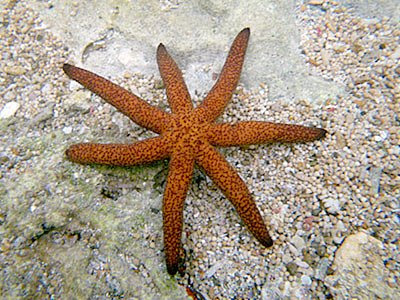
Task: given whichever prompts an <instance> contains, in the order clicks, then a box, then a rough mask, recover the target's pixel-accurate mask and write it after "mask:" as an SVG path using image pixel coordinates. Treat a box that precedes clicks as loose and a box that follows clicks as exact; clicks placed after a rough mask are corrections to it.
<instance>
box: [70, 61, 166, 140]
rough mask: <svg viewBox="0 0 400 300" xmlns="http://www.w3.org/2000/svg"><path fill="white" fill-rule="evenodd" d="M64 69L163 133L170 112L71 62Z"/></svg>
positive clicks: (132, 116)
mask: <svg viewBox="0 0 400 300" xmlns="http://www.w3.org/2000/svg"><path fill="white" fill-rule="evenodd" d="M63 70H64V72H65V73H66V74H67V75H68V77H70V78H71V79H73V80H75V81H77V82H79V83H80V84H82V85H83V86H84V87H86V88H87V89H89V90H90V91H92V92H93V93H95V94H97V95H99V96H100V97H101V98H103V99H104V100H106V101H107V102H108V103H110V104H111V105H112V106H114V107H116V108H117V109H118V110H119V111H120V112H122V113H123V114H124V115H126V116H128V117H129V118H130V119H131V120H132V121H133V122H135V123H136V124H138V125H140V126H142V127H145V128H147V129H150V130H151V131H153V132H156V133H161V132H162V131H163V128H164V126H165V124H166V123H167V122H168V120H169V119H170V116H169V114H168V113H166V112H164V111H162V110H160V109H158V108H157V107H154V106H151V105H150V104H148V103H146V102H145V101H143V100H142V99H140V98H139V97H137V96H136V95H134V94H132V93H130V92H128V91H127V90H125V89H124V88H122V87H120V86H118V85H116V84H114V83H112V82H111V81H109V80H107V79H105V78H103V77H101V76H99V75H96V74H94V73H92V72H89V71H87V70H84V69H81V68H78V67H75V66H72V65H69V64H64V66H63Z"/></svg>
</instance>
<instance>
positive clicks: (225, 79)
mask: <svg viewBox="0 0 400 300" xmlns="http://www.w3.org/2000/svg"><path fill="white" fill-rule="evenodd" d="M249 36H250V29H249V28H245V29H243V30H242V31H241V32H240V33H239V34H238V35H237V36H236V38H235V40H234V41H233V43H232V46H231V49H230V50H229V54H228V57H227V58H226V61H225V64H224V67H223V68H222V71H221V74H220V76H219V78H218V81H217V82H216V83H215V85H214V86H213V88H212V89H211V91H210V92H209V93H208V95H207V97H206V98H205V99H204V101H203V102H202V104H201V105H200V106H199V107H198V108H197V113H198V114H200V115H202V116H204V118H205V120H206V121H214V120H215V119H216V118H217V117H218V116H219V115H220V114H221V113H222V111H223V110H224V108H225V106H226V105H227V103H228V101H229V100H230V98H231V97H232V93H233V92H234V91H235V89H236V86H237V84H238V82H239V78H240V72H241V70H242V65H243V61H244V56H245V53H246V48H247V43H248V40H249Z"/></svg>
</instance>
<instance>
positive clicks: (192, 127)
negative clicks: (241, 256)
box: [63, 28, 326, 275]
mask: <svg viewBox="0 0 400 300" xmlns="http://www.w3.org/2000/svg"><path fill="white" fill-rule="evenodd" d="M249 36H250V29H249V28H245V29H243V30H242V31H241V32H240V33H239V34H238V35H237V36H236V38H235V40H234V41H233V43H232V46H231V48H230V50H229V54H228V57H227V59H226V62H225V64H224V66H223V68H222V71H221V73H220V75H219V78H218V80H217V82H216V83H215V85H214V86H213V87H212V89H211V90H210V92H209V93H208V94H207V96H206V98H205V99H204V100H203V102H202V103H201V104H200V105H199V106H198V107H196V108H194V107H193V105H192V102H191V98H190V95H189V92H188V89H187V87H186V84H185V82H184V80H183V76H182V73H181V71H180V69H179V68H178V66H177V64H176V63H175V61H174V60H173V59H172V57H171V56H170V55H169V54H168V52H167V50H166V48H165V47H164V45H163V44H159V46H158V48H157V63H158V67H159V70H160V74H161V78H162V80H163V82H164V85H165V88H166V94H167V98H168V103H169V106H170V108H171V113H168V112H165V111H163V110H160V109H159V108H157V107H154V106H151V105H149V104H148V103H146V102H145V101H144V100H142V99H140V98H139V97H137V96H136V95H134V94H132V93H130V92H129V91H127V90H125V89H123V88H122V87H119V86H117V85H116V84H114V83H112V82H110V81H108V80H107V79H105V78H103V77H101V76H99V75H96V74H94V73H91V72H89V71H87V70H84V69H81V68H78V67H75V66H72V65H69V64H64V66H63V69H64V72H65V73H66V74H67V75H68V76H69V77H70V78H71V79H73V80H75V81H77V82H79V83H80V84H82V85H83V86H85V87H86V88H87V89H89V90H90V91H92V92H93V93H95V94H97V95H99V96H100V97H101V98H103V99H104V100H105V101H107V102H108V103H109V104H111V105H113V106H114V107H116V108H117V109H118V110H119V111H120V112H122V113H123V114H125V115H126V116H128V117H129V118H130V119H131V120H132V121H133V122H135V123H136V124H138V125H140V126H142V127H144V128H147V129H149V130H151V131H153V132H155V133H158V134H159V135H158V136H156V137H153V138H149V139H146V140H143V141H138V142H134V143H132V144H94V143H83V144H76V145H72V146H70V147H69V148H68V149H67V150H66V156H67V158H68V159H69V160H71V161H73V162H76V163H81V164H103V165H111V166H133V165H138V164H146V163H151V162H154V161H157V160H161V159H167V158H169V171H168V178H167V182H166V186H165V191H164V197H163V210H162V212H163V231H164V250H165V259H166V265H167V271H168V273H169V274H171V275H174V274H175V273H176V272H177V271H178V269H179V266H180V262H181V261H180V254H181V253H182V252H181V251H183V248H182V245H181V235H182V220H183V205H184V201H185V198H186V193H187V191H188V188H189V185H190V183H191V178H192V173H193V169H194V167H195V165H197V166H198V167H200V168H201V169H202V170H203V171H204V172H205V173H206V174H207V175H208V176H209V177H210V178H211V179H212V181H213V182H214V183H215V185H216V186H217V187H218V188H219V189H220V190H221V191H222V192H223V194H224V195H225V196H226V198H228V199H229V200H230V201H231V203H232V204H233V206H234V207H235V209H236V211H237V213H238V214H239V216H240V218H241V219H242V220H243V222H244V223H245V224H246V226H247V228H248V229H249V230H250V231H251V232H252V234H253V235H254V236H255V238H256V239H257V240H258V241H259V242H260V243H261V244H262V245H263V246H265V247H270V246H272V244H273V242H272V239H271V237H270V235H269V233H268V230H267V227H266V226H265V224H264V221H263V218H262V217H261V214H260V212H259V210H258V209H257V206H256V204H255V202H254V201H253V199H252V197H251V194H250V191H249V190H248V188H247V187H246V185H245V183H244V181H243V180H242V179H241V178H240V176H239V175H238V174H237V172H236V171H235V170H234V168H233V167H232V166H231V165H229V163H228V162H227V161H226V160H225V158H224V157H223V156H222V155H221V154H220V153H219V152H218V150H217V149H216V148H215V146H217V147H229V146H242V145H250V144H262V143H271V142H307V141H313V140H316V139H320V138H322V137H324V136H325V134H326V131H325V130H324V129H322V128H315V127H305V126H300V125H291V124H279V123H270V122H262V121H243V122H238V123H235V124H229V123H218V122H216V119H217V117H218V116H219V115H220V114H221V113H222V112H223V110H224V108H225V106H226V105H227V103H228V101H229V100H230V98H231V97H232V94H233V92H234V91H235V89H236V86H237V84H238V81H239V77H240V73H241V69H242V65H243V61H244V56H245V52H246V48H247V44H248V40H249Z"/></svg>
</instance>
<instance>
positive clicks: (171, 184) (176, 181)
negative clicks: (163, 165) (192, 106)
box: [163, 148, 194, 275]
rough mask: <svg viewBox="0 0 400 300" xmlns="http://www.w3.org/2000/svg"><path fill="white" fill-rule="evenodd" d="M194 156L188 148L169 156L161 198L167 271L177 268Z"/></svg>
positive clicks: (170, 271)
mask: <svg viewBox="0 0 400 300" xmlns="http://www.w3.org/2000/svg"><path fill="white" fill-rule="evenodd" d="M193 168H194V158H193V155H192V154H191V151H190V149H188V148H187V149H182V150H181V151H178V152H175V153H173V154H172V156H171V160H170V163H169V172H168V179H167V185H166V187H165V192H164V199H163V222H164V249H165V258H166V264H167V270H168V273H169V274H171V275H174V274H175V273H176V272H177V270H178V265H179V259H180V254H181V250H182V248H181V236H182V222H183V204H184V201H185V198H186V194H187V191H188V189H189V185H190V182H191V179H192V173H193Z"/></svg>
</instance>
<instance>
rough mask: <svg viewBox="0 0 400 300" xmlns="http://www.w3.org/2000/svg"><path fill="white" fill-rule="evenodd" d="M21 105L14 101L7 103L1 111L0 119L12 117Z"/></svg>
mask: <svg viewBox="0 0 400 300" xmlns="http://www.w3.org/2000/svg"><path fill="white" fill-rule="evenodd" d="M20 106H21V105H20V104H19V103H18V102H15V101H12V102H8V103H6V105H4V107H3V108H2V110H1V111H0V119H6V118H10V117H12V116H14V115H15V113H16V112H17V111H18V109H19V107H20Z"/></svg>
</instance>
